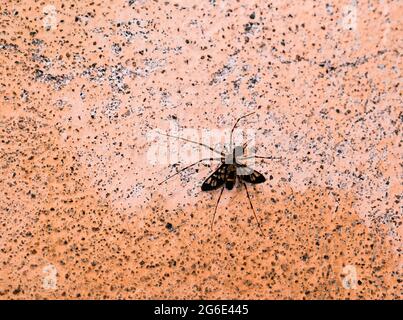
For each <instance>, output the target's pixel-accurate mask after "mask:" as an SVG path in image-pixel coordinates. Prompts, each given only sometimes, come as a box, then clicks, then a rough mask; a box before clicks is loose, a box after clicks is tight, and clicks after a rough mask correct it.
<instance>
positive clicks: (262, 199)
mask: <svg viewBox="0 0 403 320" xmlns="http://www.w3.org/2000/svg"><path fill="white" fill-rule="evenodd" d="M402 16H403V10H402V3H401V2H399V1H387V0H384V1H369V2H368V1H365V2H363V1H336V2H334V1H332V2H331V1H329V2H326V1H322V0H320V1H290V0H282V1H263V0H260V1H256V0H251V1H245V0H240V1H220V0H210V1H208V0H199V1H157V0H155V1H151V0H137V1H136V0H112V1H111V0H108V1H96V0H95V1H88V0H81V1H72V0H66V1H33V0H27V1H17V0H13V1H3V2H2V4H1V5H0V25H1V28H0V35H1V36H0V93H1V94H0V177H1V178H0V193H1V197H0V298H1V299H72V298H78V299H105V298H107V299H118V298H119V299H121V298H136V299H144V298H147V299H149V298H171V299H199V298H203V299H221V298H224V299H232V298H236V299H250V298H257V299H346V298H349V299H383V298H392V299H401V298H402V285H401V271H402V260H401V245H402V242H401V237H402V234H403V230H402V212H401V204H400V197H401V193H402V186H401V177H402V170H401V161H400V159H401V150H402V149H401V142H400V139H401V121H402V115H401V105H402V100H401V99H402V97H401V68H402V60H401V54H400V50H401V44H402V42H401V38H402V31H401V26H402V21H401V17H402ZM251 111H255V112H256V114H255V116H254V117H253V119H252V118H251V119H250V120H249V121H244V122H242V124H241V125H240V127H241V128H244V129H246V128H249V129H254V130H256V148H257V150H258V153H259V154H264V155H273V156H276V157H280V158H281V160H279V161H264V162H259V161H258V162H256V163H255V165H254V167H255V168H256V169H258V170H259V171H260V172H262V173H263V174H264V175H265V176H266V177H267V181H266V183H264V184H260V185H257V186H256V187H254V188H253V187H251V190H250V192H251V198H252V201H253V204H254V206H255V208H256V211H257V215H258V216H259V218H260V219H261V221H262V229H263V231H264V235H263V236H262V235H261V234H260V233H259V229H258V228H257V226H256V222H255V220H254V217H253V214H252V212H251V210H250V208H249V203H248V200H247V198H246V196H245V192H244V190H243V189H242V188H241V187H236V188H234V189H233V190H232V191H225V192H224V193H223V197H222V199H221V202H220V206H219V208H218V211H217V218H216V222H215V225H214V229H213V230H210V222H211V217H212V211H213V209H214V206H215V203H216V200H217V197H218V194H219V191H216V192H209V193H206V192H201V190H200V183H201V182H202V181H203V179H204V178H205V177H206V176H208V175H209V174H210V172H211V171H212V170H213V169H214V168H215V164H211V166H207V165H206V166H203V165H200V166H199V167H198V170H195V169H193V170H190V171H188V172H187V173H184V174H181V175H178V176H176V178H173V179H171V180H169V181H168V182H167V183H166V184H162V185H160V186H158V185H156V183H157V182H158V181H161V180H162V179H164V178H165V177H166V176H168V175H169V174H172V173H174V172H175V170H176V169H179V168H180V167H181V166H180V165H178V166H172V165H168V164H163V163H152V162H150V161H149V157H148V156H147V155H148V153H149V151H150V148H152V147H153V145H155V143H156V139H157V138H154V139H150V138H149V134H150V132H153V130H155V129H159V130H166V129H168V128H169V127H170V126H176V127H179V128H195V129H198V130H207V129H209V130H216V129H221V130H224V129H225V130H228V128H230V127H231V125H232V124H233V123H234V121H235V119H236V118H237V117H239V116H241V115H243V114H245V113H247V112H251ZM180 145H181V146H182V145H184V143H183V144H182V143H181V144H180Z"/></svg>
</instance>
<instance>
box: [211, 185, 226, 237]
mask: <svg viewBox="0 0 403 320" xmlns="http://www.w3.org/2000/svg"><path fill="white" fill-rule="evenodd" d="M224 188H225V185H223V187H222V188H221V192H220V195H219V196H218V199H217V203H216V205H215V208H214V214H213V219H212V220H211V226H210V229H211V230H213V225H214V219H215V214H216V212H217V208H218V204H219V203H220V199H221V196H222V193H223V191H224Z"/></svg>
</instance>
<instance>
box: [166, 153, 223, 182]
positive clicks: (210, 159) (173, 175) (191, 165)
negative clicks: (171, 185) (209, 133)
mask: <svg viewBox="0 0 403 320" xmlns="http://www.w3.org/2000/svg"><path fill="white" fill-rule="evenodd" d="M207 160H209V161H214V160H222V159H221V158H205V159H201V160H199V161H197V162H195V163H193V164H190V165H188V166H186V167H184V168H182V169H180V170H179V171H177V172H176V173H174V174H172V175H170V176H169V177H168V178H166V179H165V180H163V181H161V182H159V183H158V185H161V184H163V183H164V182H166V181H167V180H169V179H171V178H172V177H175V176H176V175H177V174H179V173H181V172H182V171H184V170H186V169H189V168H190V167H193V166H195V165H196V164H198V163H200V162H202V161H207Z"/></svg>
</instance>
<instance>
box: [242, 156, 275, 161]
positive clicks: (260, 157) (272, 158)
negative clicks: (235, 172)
mask: <svg viewBox="0 0 403 320" xmlns="http://www.w3.org/2000/svg"><path fill="white" fill-rule="evenodd" d="M253 158H257V159H269V160H281V159H282V158H281V157H263V156H248V157H242V158H239V160H247V159H253Z"/></svg>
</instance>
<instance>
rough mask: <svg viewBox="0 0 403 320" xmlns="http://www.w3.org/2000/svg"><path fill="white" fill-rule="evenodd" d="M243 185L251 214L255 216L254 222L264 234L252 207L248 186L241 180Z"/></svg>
mask: <svg viewBox="0 0 403 320" xmlns="http://www.w3.org/2000/svg"><path fill="white" fill-rule="evenodd" d="M243 185H244V187H245V190H246V195H247V197H248V200H249V204H250V207H251V208H252V211H253V215H254V216H255V219H256V222H257V226H258V227H259V229H260V232H261V233H262V236H264V233H263V230H262V227H261V226H260V222H259V219H258V218H257V215H256V212H255V209H254V208H253V204H252V200H251V199H250V196H249V191H248V187H247V186H246V183H245V182H243Z"/></svg>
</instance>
